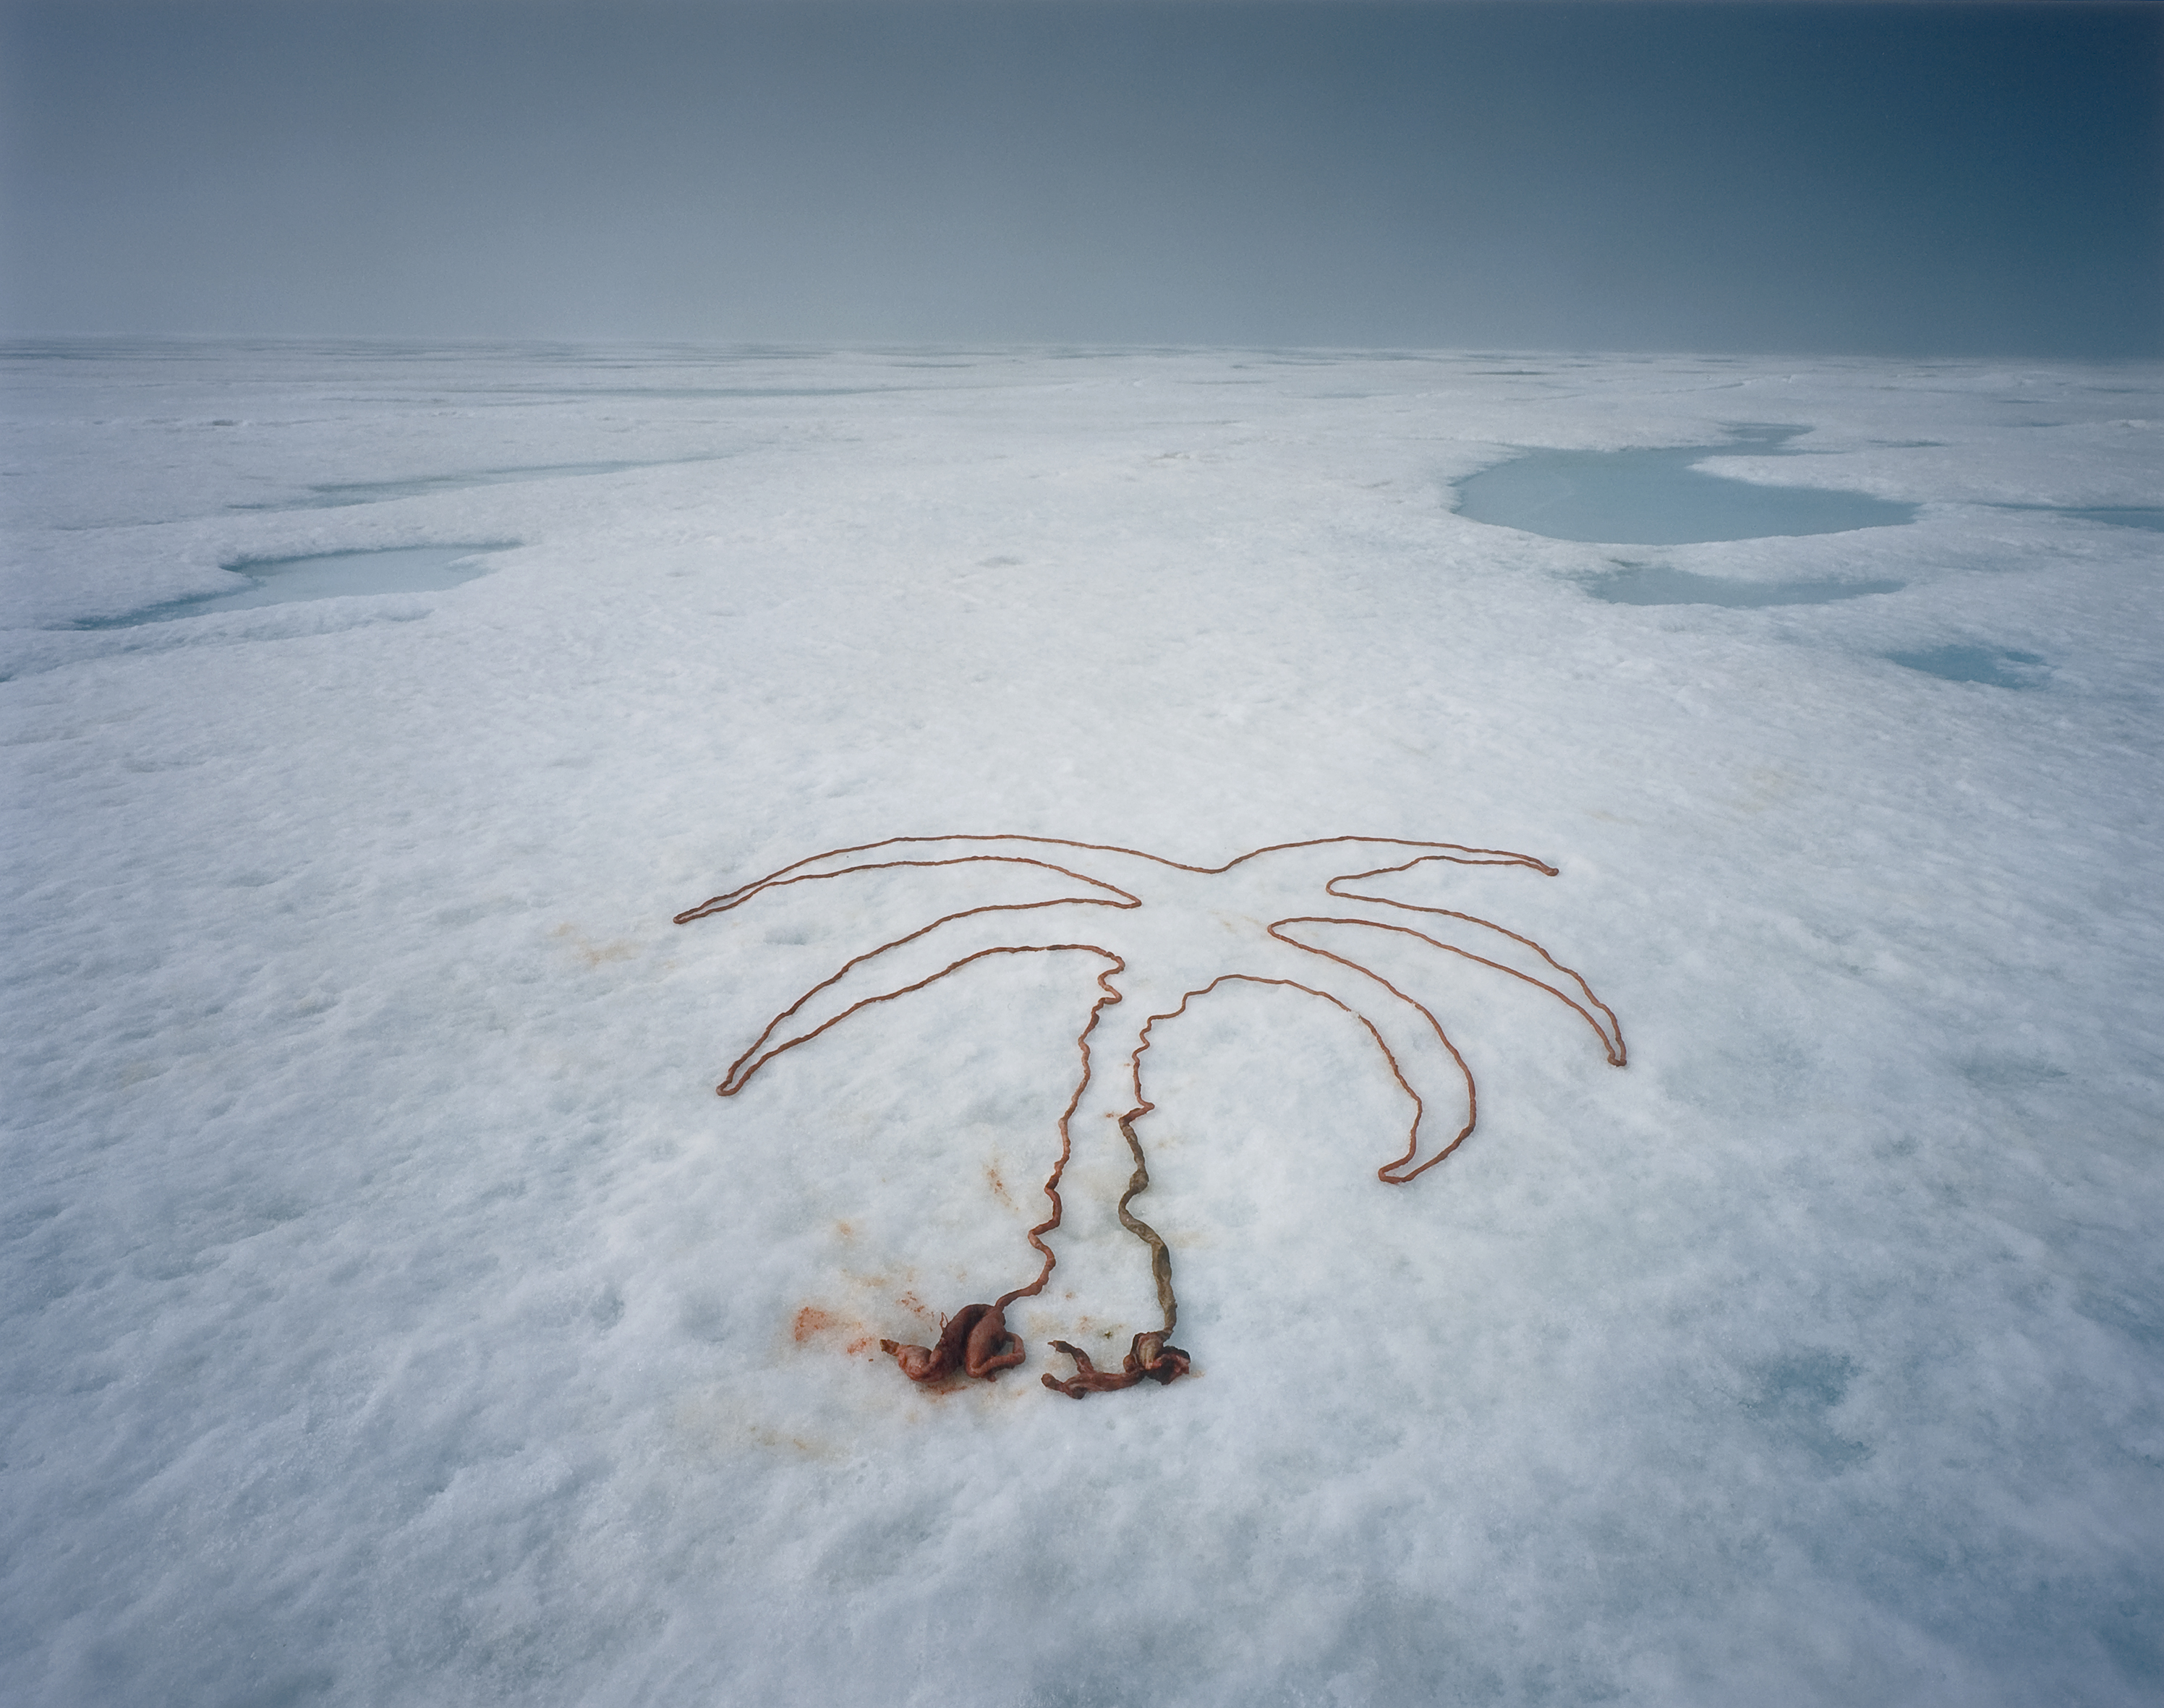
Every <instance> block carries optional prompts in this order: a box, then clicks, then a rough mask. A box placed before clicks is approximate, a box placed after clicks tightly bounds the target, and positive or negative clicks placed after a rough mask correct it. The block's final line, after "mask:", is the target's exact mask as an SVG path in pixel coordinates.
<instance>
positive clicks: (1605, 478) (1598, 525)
mask: <svg viewBox="0 0 2164 1708" xmlns="http://www.w3.org/2000/svg"><path fill="white" fill-rule="evenodd" d="M1734 431H1735V437H1734V438H1733V439H1732V440H1731V442H1730V443H1727V444H1725V445H1678V446H1671V447H1667V448H1662V449H1658V450H1630V451H1534V452H1531V453H1528V454H1526V455H1525V456H1522V457H1515V458H1511V460H1510V461H1509V462H1507V463H1500V464H1497V465H1496V466H1495V467H1494V468H1493V469H1483V470H1482V471H1481V472H1480V473H1479V474H1475V475H1473V476H1471V477H1470V478H1469V479H1466V480H1464V481H1463V482H1461V483H1460V485H1459V486H1458V514H1459V515H1460V516H1464V517H1466V518H1468V520H1470V521H1478V522H1489V523H1492V524H1493V525H1494V526H1495V527H1506V528H1517V529H1520V530H1521V531H1522V532H1526V533H1529V534H1542V535H1545V536H1546V537H1547V538H1549V539H1552V540H1592V541H1600V542H1605V543H1607V544H1610V545H1618V546H1686V545H1699V544H1703V543H1704V542H1708V541H1711V540H1756V539H1763V538H1766V537H1769V536H1772V535H1777V534H1837V533H1845V532H1848V531H1849V530H1850V529H1851V528H1883V527H1899V526H1900V525H1901V524H1902V523H1904V522H1909V521H1915V517H1916V506H1914V505H1913V504H1897V503H1894V502H1893V501H1891V500H1887V499H1883V498H1872V497H1869V496H1867V495H1864V494H1862V493H1858V492H1836V491H1834V490H1830V489H1828V488H1824V487H1816V486H1758V485H1752V484H1751V483H1749V482H1747V481H1743V480H1731V479H1726V478H1725V477H1724V476H1722V475H1720V474H1709V473H1707V472H1705V471H1704V469H1700V468H1699V467H1698V466H1696V465H1698V464H1702V463H1704V462H1706V461H1707V460H1708V459H1709V458H1719V457H1720V455H1721V453H1723V452H1726V453H1730V454H1742V455H1746V456H1751V457H1776V456H1779V457H1793V456H1800V455H1803V454H1804V453H1800V452H1795V451H1788V450H1784V449H1783V448H1782V447H1783V445H1784V444H1785V443H1786V442H1787V441H1788V440H1789V439H1792V438H1794V437H1796V436H1797V435H1798V434H1799V433H1801V432H1804V431H1805V429H1804V428H1802V427H1738V428H1736V429H1735V430H1734Z"/></svg>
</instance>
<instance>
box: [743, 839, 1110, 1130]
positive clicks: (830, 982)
mask: <svg viewBox="0 0 2164 1708" xmlns="http://www.w3.org/2000/svg"><path fill="white" fill-rule="evenodd" d="M856 869H857V870H859V871H869V870H871V869H872V868H870V867H858V868H856ZM837 875H839V874H837ZM1106 888H1111V886H1110V885H1107V886H1106ZM1120 893H1121V895H1127V892H1126V891H1125V890H1121V892H1120ZM1141 905H1142V903H1141V902H1139V901H1137V899H1135V898H1134V897H1132V896H1131V895H1130V896H1127V899H1126V900H1125V901H1107V900H1106V899H1103V898H1102V897H1099V896H1062V897H1060V898H1059V899H1058V900H1056V901H1041V902H994V903H990V904H987V905H986V906H984V907H980V908H964V909H962V911H961V912H959V913H956V914H941V915H940V917H939V918H938V919H934V920H933V921H932V923H931V924H930V925H925V926H922V927H920V928H919V929H918V930H914V931H911V932H910V933H909V934H908V935H906V936H903V937H896V939H895V940H893V941H892V942H890V943H882V944H880V946H879V947H878V948H876V949H867V950H866V951H864V953H863V954H861V955H858V956H852V957H851V958H850V959H848V960H847V961H843V963H842V966H841V969H840V971H838V972H835V973H833V975H831V976H830V977H826V978H822V979H821V980H820V981H819V982H818V983H817V984H815V985H813V986H812V987H811V989H809V990H807V991H806V992H805V993H804V994H803V995H802V996H801V997H799V998H796V1001H795V1002H793V1003H790V1005H789V1006H788V1007H787V1008H785V1009H783V1010H782V1011H781V1012H780V1014H776V1015H775V1017H774V1018H773V1019H770V1020H769V1021H768V1022H767V1023H766V1030H764V1031H763V1032H761V1033H760V1034H759V1036H758V1037H756V1038H754V1040H752V1043H751V1047H750V1048H749V1049H748V1050H745V1051H744V1053H743V1055H741V1056H738V1057H737V1059H736V1060H735V1061H733V1062H731V1063H730V1064H729V1071H727V1073H726V1074H724V1075H723V1076H722V1082H721V1083H720V1084H719V1085H717V1086H716V1087H714V1094H715V1095H716V1096H717V1097H724V1098H733V1097H734V1096H735V1095H736V1094H737V1093H738V1092H740V1091H742V1090H743V1088H744V1087H746V1086H748V1085H749V1084H750V1083H751V1077H752V1076H753V1075H754V1074H755V1073H757V1072H758V1071H759V1069H760V1068H762V1067H764V1066H766V1064H767V1063H768V1062H769V1061H773V1060H774V1058H775V1056H779V1055H780V1054H781V1053H782V1052H783V1051H784V1050H794V1049H795V1048H796V1046H797V1045H799V1044H806V1043H809V1042H810V1041H811V1040H812V1039H814V1038H816V1037H817V1036H818V1035H819V1034H820V1033H822V1032H823V1031H825V1030H827V1027H829V1026H833V1025H835V1024H838V1023H839V1022H841V1021H843V1020H846V1019H848V1017H849V1016H850V1015H851V1014H855V1013H856V1012H857V1009H861V1008H864V1007H867V1006H869V1004H870V1003H877V1002H885V1001H887V1000H889V998H890V997H897V996H905V995H906V994H907V993H909V992H911V991H913V990H922V989H923V988H924V987H925V986H926V985H927V984H930V983H932V982H933V980H936V979H939V978H943V977H946V975H947V974H948V973H950V972H953V971H954V969H955V968H956V967H964V966H966V965H968V964H969V961H974V960H976V959H978V958H979V957H978V956H974V955H969V956H964V957H963V958H962V959H961V960H959V961H948V963H947V965H946V966H945V967H942V968H941V969H940V970H939V971H938V972H935V973H933V974H932V977H931V978H926V979H920V980H919V981H918V982H917V983H915V984H911V985H905V986H903V987H902V988H901V989H900V990H897V991H892V992H890V993H888V995H887V996H884V997H867V998H864V1001H863V1002H860V1003H857V1004H856V1005H855V1007H854V1008H849V1009H843V1011H842V1012H841V1013H840V1014H836V1015H835V1016H834V1017H833V1019H830V1020H827V1022H826V1023H825V1024H822V1025H820V1026H818V1027H816V1028H815V1029H813V1030H811V1031H809V1032H806V1033H805V1034H804V1035H802V1036H801V1037H799V1038H792V1039H790V1040H789V1041H788V1042H787V1043H786V1044H781V1045H776V1046H775V1048H774V1049H772V1050H766V1053H765V1054H764V1055H760V1054H759V1052H760V1051H761V1050H763V1049H764V1048H765V1045H766V1040H768V1039H769V1038H771V1037H772V1036H773V1035H775V1032H777V1031H779V1030H780V1029H781V1027H782V1026H784V1025H785V1024H787V1023H788V1022H789V1021H790V1019H793V1018H794V1017H795V1015H796V1012H797V1011H798V1010H799V1009H801V1008H802V1007H803V1006H804V1004H805V1003H808V1002H810V1001H811V998H814V997H816V996H817V995H818V994H819V993H820V992H821V991H822V990H832V989H833V988H834V987H835V986H836V985H838V984H839V983H840V982H842V981H843V979H845V978H847V977H848V976H849V974H850V973H852V972H854V971H855V970H856V969H857V968H858V967H861V966H863V965H864V963H865V962H866V961H876V960H877V959H878V958H879V957H880V956H882V955H884V954H885V953H886V952H887V951H889V950H890V949H900V948H901V947H903V946H905V945H906V944H910V943H914V942H915V941H916V940H917V939H918V938H919V937H923V936H928V935H930V934H931V933H932V932H934V931H936V930H938V929H939V928H940V927H941V926H942V925H952V924H953V923H954V921H955V920H957V919H974V918H975V917H976V916H977V915H978V914H1026V913H1031V912H1033V911H1035V910H1036V909H1039V908H1065V907H1078V908H1118V909H1121V910H1123V911H1124V910H1126V909H1132V908H1138V907H1140V906H1141ZM1041 947H1048V948H1057V949H1068V948H1078V947H1079V948H1088V947H1090V945H1088V944H1079V945H1078V944H1069V943H1056V944H1048V945H1041ZM990 952H991V951H989V950H987V951H985V953H987V954H989V953H990ZM1100 952H1103V953H1107V954H1109V953H1110V952H1111V951H1100ZM1123 964H1124V963H1123ZM754 1056H757V1057H758V1060H756V1061H753V1059H752V1058H753V1057H754ZM746 1062H750V1063H751V1066H748V1067H746V1066H744V1064H745V1063H746Z"/></svg>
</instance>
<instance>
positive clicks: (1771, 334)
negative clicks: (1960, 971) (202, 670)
mask: <svg viewBox="0 0 2164 1708" xmlns="http://www.w3.org/2000/svg"><path fill="white" fill-rule="evenodd" d="M0 27H4V30H5V37H4V41H5V60H4V64H5V71H4V74H0V75H4V76H5V78H6V86H5V100H4V103H0V104H4V109H5V113H6V118H5V119H4V132H0V136H3V137H4V142H0V149H3V150H4V151H3V152H0V197H4V200H0V212H4V222H3V223H0V328H4V329H5V330H8V331H10V332H13V333H208V334H240V335H332V336H337V335H365V336H382V337H406V338H570V339H578V338H658V339H694V340H727V341H738V340H780V341H794V340H807V341H825V340H839V341H914V340H1007V339H1027V340H1051V341H1070V340H1071V341H1078V342H1090V341H1110V342H1132V341H1141V342H1152V343H1156V342H1163V343H1278V344H1308V345H1315V344H1322V345H1384V346H1389V345H1447V346H1457V347H1468V346H1472V347H1479V346H1489V345H1503V346H1521V347H1522V346H1550V347H1554V346H1564V347H1576V348H1606V349H1633V348H1636V349H1678V348H1697V349H1708V350H1757V351H1793V352H1795V353H1798V354H1825V353H1836V352H1856V353H1874V354H1911V353H1913V354H2027V355H2040V356H2041V355H2104V356H2110V355H2129V354H2142V355H2154V354H2164V123H2161V122H2160V108H2161V107H2164V8H2159V7H2156V6H2104V7H2088V6H2083V5H2051V6H2040V7H2030V6H2023V5H2013V4H1999V5H1984V6H1970V5H1962V4H1954V3H1941V4H1925V5H1868V6H1851V5H1844V4H1838V3H1813V4H1802V5H1785V4H1778V3H1731V4H1720V3H1701V4H1685V5H1668V4H1637V3H1630V0H1609V3H1595V4H1573V3H1564V0H1555V3H1550V0H1504V3H1496V4H1427V5H1423V4H1410V3H1399V4H1366V3H1360V0H1312V3H1306V4H1277V5H1254V4H1248V3H1243V0H1193V3H1179V0H1170V3H1168V0H1141V3H1111V0H1106V3H1073V0H1001V3H990V4H982V3H980V4H951V3H915V0H880V3H874V4H858V5H829V4H822V3H817V0H775V3H768V4H762V5H723V4H692V3H675V4H659V3H637V0H633V3H589V4H583V5H580V4H552V3H548V0H435V3H431V4H427V5H400V4H394V3H373V0H307V3H302V0H284V3H254V4H238V3H231V0H207V3H192V0H149V3H144V0H136V3H130V4H108V3H103V0H69V3H66V4H64V5H52V4H19V3H10V4H8V5H7V6H6V7H5V8H4V11H0Z"/></svg>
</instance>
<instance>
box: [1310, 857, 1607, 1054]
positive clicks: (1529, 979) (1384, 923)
mask: <svg viewBox="0 0 2164 1708" xmlns="http://www.w3.org/2000/svg"><path fill="white" fill-rule="evenodd" d="M1339 899H1340V900H1342V901H1368V900H1371V899H1374V898H1372V897H1368V896H1364V895H1353V896H1341V897H1340V898H1339ZM1385 905H1387V906H1389V907H1411V905H1412V904H1410V902H1389V903H1387V904H1385ZM1413 911H1415V912H1416V913H1423V914H1447V915H1448V916H1449V917H1450V918H1452V919H1464V920H1467V921H1468V922H1469V923H1470V924H1473V925H1486V926H1488V927H1489V930H1495V931H1500V932H1502V934H1503V935H1505V937H1510V938H1512V939H1515V940H1516V941H1518V942H1521V943H1523V944H1524V945H1525V946H1526V947H1527V948H1528V949H1531V950H1533V951H1535V952H1536V953H1537V954H1538V955H1539V956H1540V957H1541V959H1542V960H1543V961H1547V964H1548V965H1549V966H1551V967H1554V968H1555V969H1556V971H1557V972H1568V973H1570V976H1571V977H1573V978H1574V979H1577V980H1578V988H1579V989H1580V990H1582V991H1584V993H1585V994H1586V997H1587V998H1588V1000H1589V1001H1590V1002H1591V1003H1593V1006H1594V1008H1596V1009H1599V1010H1600V1012H1601V1013H1602V1014H1605V1015H1607V1016H1608V1021H1609V1024H1610V1025H1612V1026H1614V1027H1615V1036H1614V1037H1613V1038H1610V1036H1609V1035H1608V1033H1607V1032H1606V1031H1605V1030H1603V1029H1602V1027H1601V1024H1600V1022H1599V1021H1598V1020H1596V1019H1594V1018H1593V1016H1592V1015H1591V1014H1589V1013H1588V1012H1587V1011H1586V1009H1585V1008H1584V1005H1583V1004H1582V1003H1578V1001H1577V1000H1576V999H1575V998H1572V997H1569V996H1568V995H1566V994H1564V993H1563V992H1562V991H1560V990H1557V988H1555V986H1553V985H1552V984H1550V983H1548V982H1547V981H1546V980H1544V979H1538V978H1535V977H1533V976H1532V974H1531V973H1530V972H1520V971H1519V970H1518V969H1517V968H1516V967H1511V966H1508V965H1506V964H1505V963H1504V962H1503V961H1490V960H1489V958H1488V957H1487V956H1484V955H1475V954H1474V953H1473V951H1471V950H1470V949H1461V948H1459V947H1458V945H1456V944H1455V943H1445V942H1443V941H1442V940H1441V939H1439V938H1436V937H1431V936H1429V935H1427V933H1426V932H1425V931H1416V930H1413V928H1412V927H1411V926H1410V925H1392V924H1390V923H1389V920H1387V919H1331V918H1326V917H1325V916H1323V915H1321V914H1295V915H1293V916H1292V917H1291V918H1289V919H1279V920H1277V921H1276V922H1275V923H1274V924H1273V925H1271V926H1270V927H1269V934H1270V935H1272V936H1273V937H1276V938H1277V939H1278V940H1279V942H1281V943H1293V940H1292V939H1291V938H1289V937H1285V936H1282V935H1279V931H1278V926H1279V925H1358V926H1361V927H1362V928H1363V929H1364V930H1370V931H1396V932H1399V933H1400V934H1401V935H1405V936H1407V937H1416V938H1418V939H1419V940H1421V942H1423V943H1426V944H1427V945H1428V946H1430V947H1431V948H1436V949H1441V950H1443V951H1446V952H1447V953H1449V954H1452V955H1455V956H1458V958H1459V959H1460V960H1462V961H1473V962H1474V963H1476V964H1477V965H1479V966H1481V967H1494V969H1495V971H1496V972H1507V973H1509V974H1510V977H1513V978H1515V979H1521V980H1523V981H1524V982H1526V983H1527V984H1530V985H1531V986H1532V988H1534V989H1535V990H1544V991H1546V992H1547V993H1548V994H1549V995H1550V996H1552V997H1553V998H1555V999H1556V1000H1557V1002H1559V1003H1562V1004H1563V1006H1564V1007H1565V1008H1567V1009H1569V1010H1570V1011H1571V1012H1572V1013H1573V1014H1576V1015H1577V1016H1578V1018H1579V1019H1582V1020H1584V1022H1585V1024H1587V1025H1589V1026H1590V1027H1592V1028H1593V1035H1594V1037H1596V1038H1598V1039H1599V1040H1600V1048H1601V1051H1602V1053H1603V1054H1605V1056H1607V1057H1608V1065H1609V1066H1610V1067H1622V1066H1626V1065H1627V1063H1628V1061H1629V1060H1630V1057H1629V1055H1628V1053H1627V1052H1626V1050H1625V1048H1624V1045H1623V1027H1622V1024H1621V1023H1620V1021H1618V1020H1617V1019H1616V1018H1615V1010H1614V1009H1611V1008H1610V1007H1609V1006H1608V1004H1607V1003H1604V1002H1603V1001H1601V1000H1600V998H1599V997H1597V996H1594V994H1593V987H1592V986H1591V985H1589V984H1588V983H1587V982H1585V980H1584V977H1581V976H1580V975H1579V974H1578V973H1576V972H1572V971H1571V969H1570V968H1569V967H1565V966H1564V965H1563V962H1561V961H1558V960H1557V959H1556V958H1555V956H1552V955H1551V954H1549V953H1548V951H1547V950H1545V949H1543V948H1542V947H1541V946H1540V945H1539V944H1537V943H1536V942H1535V941H1533V940H1532V939H1531V937H1521V936H1520V935H1518V934H1517V933H1516V932H1515V931H1513V930H1508V929H1507V928H1505V927H1504V926H1502V925H1496V924H1495V923H1494V921H1493V920H1491V919H1480V918H1479V917H1477V916H1475V915H1474V914H1461V913H1458V912H1457V911H1456V910H1454V909H1450V908H1416V909H1413ZM1293 946H1294V947H1295V948H1299V949H1305V950H1306V951H1308V952H1309V953H1310V954H1312V955H1327V954H1329V952H1330V951H1328V950H1326V949H1317V948H1316V947H1315V946H1314V945H1312V944H1310V943H1294V944H1293ZM1340 958H1342V957H1340V956H1331V959H1332V960H1337V959H1340ZM1346 964H1347V966H1348V967H1349V966H1356V965H1358V963H1357V962H1354V961H1347V963H1346ZM1360 970H1361V971H1362V972H1367V973H1368V974H1369V976H1370V977H1379V975H1377V974H1375V973H1374V972H1373V971H1372V969H1370V968H1368V967H1362V968H1361V969H1360ZM1385 982H1387V981H1385ZM1393 988H1395V987H1393ZM1400 994H1401V995H1402V994H1403V993H1402V992H1400ZM1407 1000H1409V1001H1410V998H1407ZM1415 1006H1416V1007H1418V1006H1419V1005H1418V1004H1417V1003H1416V1004H1415ZM1423 1012H1425V1010H1423Z"/></svg>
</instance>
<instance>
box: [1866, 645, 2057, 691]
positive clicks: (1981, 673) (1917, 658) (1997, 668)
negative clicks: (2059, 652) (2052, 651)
mask: <svg viewBox="0 0 2164 1708" xmlns="http://www.w3.org/2000/svg"><path fill="white" fill-rule="evenodd" d="M1886 656H1887V657H1888V658H1890V659H1892V660H1893V662H1894V663H1896V664H1899V665H1900V666H1902V667H1903V668H1904V669H1909V670H1920V671H1922V672H1923V673H1925V675H1926V676H1937V677H1941V678H1944V679H1945V680H1946V681H1948V682H1981V683H1983V684H1986V685H1987V686H1988V687H1992V688H2041V687H2042V686H2043V684H2044V678H2045V675H2046V673H2047V672H2048V671H2049V669H2050V668H2051V667H2050V666H2049V665H2048V664H2046V663H2045V661H2044V660H2043V659H2042V658H2040V657H2039V656H2038V655H2037V654H2035V653H2034V652H2010V651H2009V650H2007V649H2006V648H2004V647H1929V648H1927V649H1925V651H1923V652H1888V654H1887V655H1886Z"/></svg>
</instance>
